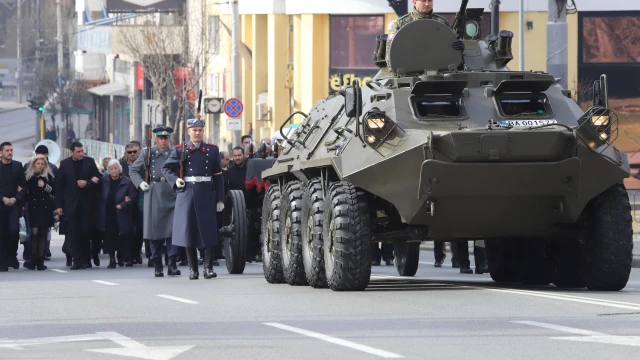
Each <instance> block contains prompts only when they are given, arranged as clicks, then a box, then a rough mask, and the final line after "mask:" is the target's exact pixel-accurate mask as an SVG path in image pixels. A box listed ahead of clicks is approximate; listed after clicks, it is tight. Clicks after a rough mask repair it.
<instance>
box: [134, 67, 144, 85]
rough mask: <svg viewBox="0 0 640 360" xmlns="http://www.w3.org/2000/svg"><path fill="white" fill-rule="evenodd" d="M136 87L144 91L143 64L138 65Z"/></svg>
mask: <svg viewBox="0 0 640 360" xmlns="http://www.w3.org/2000/svg"><path fill="white" fill-rule="evenodd" d="M137 66H138V68H137V70H138V71H137V75H136V85H137V88H138V90H144V68H143V67H142V65H141V64H138V65H137Z"/></svg>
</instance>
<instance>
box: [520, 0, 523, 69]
mask: <svg viewBox="0 0 640 360" xmlns="http://www.w3.org/2000/svg"><path fill="white" fill-rule="evenodd" d="M520 71H524V0H520Z"/></svg>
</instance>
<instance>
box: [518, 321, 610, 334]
mask: <svg viewBox="0 0 640 360" xmlns="http://www.w3.org/2000/svg"><path fill="white" fill-rule="evenodd" d="M511 322H512V323H516V324H524V325H531V326H537V327H541V328H545V329H551V330H557V331H562V332H568V333H571V334H577V335H588V336H602V335H606V334H603V333H599V332H595V331H589V330H582V329H576V328H571V327H567V326H562V325H554V324H547V323H541V322H537V321H511Z"/></svg>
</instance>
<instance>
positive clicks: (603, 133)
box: [598, 132, 609, 141]
mask: <svg viewBox="0 0 640 360" xmlns="http://www.w3.org/2000/svg"><path fill="white" fill-rule="evenodd" d="M598 137H599V138H600V140H602V141H606V140H607V139H608V138H609V135H607V133H606V132H601V133H600V135H598Z"/></svg>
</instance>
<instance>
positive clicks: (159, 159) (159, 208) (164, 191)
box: [129, 145, 176, 240]
mask: <svg viewBox="0 0 640 360" xmlns="http://www.w3.org/2000/svg"><path fill="white" fill-rule="evenodd" d="M171 151H172V149H171V148H170V147H169V148H167V150H165V151H164V152H161V151H159V150H158V146H157V145H156V146H153V147H152V148H151V174H150V178H151V179H150V182H149V187H150V188H149V191H146V192H144V211H143V215H144V229H143V237H144V238H145V239H147V240H162V239H166V238H170V237H171V235H172V230H173V209H174V208H175V206H176V192H175V190H174V189H173V187H172V186H171V185H169V183H167V181H166V179H165V177H164V175H163V174H162V165H164V162H165V161H167V159H168V158H169V155H171ZM146 159H147V148H144V149H143V150H142V153H141V154H140V156H138V158H137V159H136V161H135V162H134V163H133V165H131V168H130V170H129V177H130V178H131V181H132V182H133V185H135V186H136V188H140V184H141V183H142V182H143V181H144V180H145V178H144V175H145V170H146V168H145V161H146Z"/></svg>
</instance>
